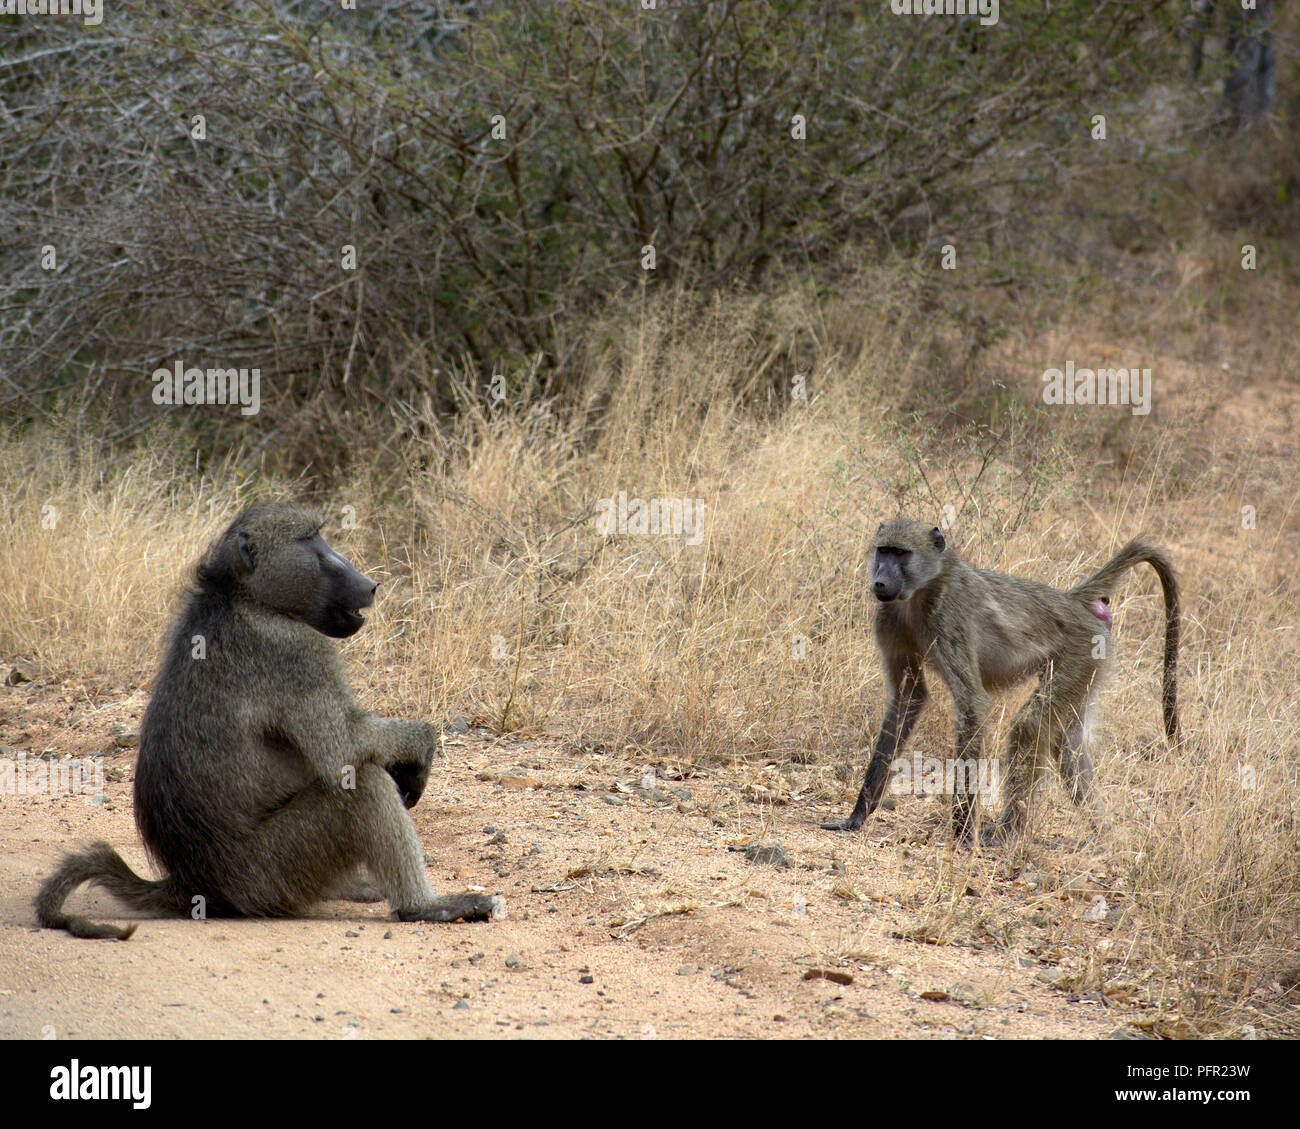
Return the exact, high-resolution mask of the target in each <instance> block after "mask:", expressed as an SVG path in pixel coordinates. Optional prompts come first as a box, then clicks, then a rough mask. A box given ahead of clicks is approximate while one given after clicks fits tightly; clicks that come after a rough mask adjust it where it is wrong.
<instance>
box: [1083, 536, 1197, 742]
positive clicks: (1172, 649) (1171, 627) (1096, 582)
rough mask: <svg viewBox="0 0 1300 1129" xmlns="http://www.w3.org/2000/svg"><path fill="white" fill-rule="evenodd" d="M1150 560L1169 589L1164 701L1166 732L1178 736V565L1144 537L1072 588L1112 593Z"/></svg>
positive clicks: (1090, 596)
mask: <svg viewBox="0 0 1300 1129" xmlns="http://www.w3.org/2000/svg"><path fill="white" fill-rule="evenodd" d="M1143 562H1145V563H1147V564H1149V565H1150V566H1151V567H1152V568H1153V569H1155V570H1156V575H1157V576H1158V577H1160V587H1161V588H1163V589H1164V593H1165V669H1164V681H1163V685H1162V691H1163V692H1162V695H1161V697H1162V701H1163V705H1164V714H1165V735H1166V736H1167V737H1168V738H1169V740H1171V741H1177V740H1178V681H1177V673H1178V610H1179V601H1178V578H1177V577H1176V576H1175V575H1174V566H1173V565H1172V564H1170V562H1169V558H1168V557H1167V556H1165V554H1164V552H1163V551H1162V550H1160V549H1157V548H1156V547H1155V546H1154V545H1148V544H1147V543H1146V542H1145V541H1142V540H1140V539H1138V540H1133V541H1130V542H1129V543H1128V544H1127V545H1125V546H1124V548H1122V549H1121V550H1120V551H1119V552H1118V553H1116V554H1115V555H1114V556H1113V557H1111V558H1110V560H1108V561H1107V562H1106V563H1105V564H1104V565H1102V566H1101V568H1099V569H1098V570H1097V571H1096V572H1094V573H1093V574H1092V575H1091V576H1090V577H1088V579H1087V580H1083V581H1080V582H1079V583H1078V584H1076V585H1075V586H1074V587H1073V588H1071V589H1070V593H1071V595H1075V596H1079V597H1081V598H1082V599H1084V600H1088V601H1091V600H1096V599H1100V598H1101V597H1102V596H1109V595H1110V593H1111V590H1112V589H1113V588H1114V587H1115V584H1116V582H1117V581H1118V580H1119V578H1120V577H1121V576H1123V575H1124V574H1125V573H1126V572H1128V570H1129V569H1131V568H1132V567H1133V566H1134V565H1137V564H1142V563H1143Z"/></svg>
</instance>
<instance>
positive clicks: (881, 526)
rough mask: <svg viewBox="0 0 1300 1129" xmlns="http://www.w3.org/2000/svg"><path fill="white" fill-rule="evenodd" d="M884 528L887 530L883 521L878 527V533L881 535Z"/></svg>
mask: <svg viewBox="0 0 1300 1129" xmlns="http://www.w3.org/2000/svg"><path fill="white" fill-rule="evenodd" d="M884 528H885V523H884V522H883V521H882V522H881V523H880V524H879V525H878V526H876V532H877V533H879V532H880V531H881V530H882V529H884Z"/></svg>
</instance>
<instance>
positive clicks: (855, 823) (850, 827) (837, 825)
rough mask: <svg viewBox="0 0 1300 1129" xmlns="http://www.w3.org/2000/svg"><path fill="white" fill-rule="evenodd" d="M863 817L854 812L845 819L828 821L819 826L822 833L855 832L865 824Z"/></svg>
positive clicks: (864, 817)
mask: <svg viewBox="0 0 1300 1129" xmlns="http://www.w3.org/2000/svg"><path fill="white" fill-rule="evenodd" d="M866 819H867V817H866V816H865V815H858V813H857V812H854V813H853V814H852V815H851V816H849V817H848V818H847V819H828V820H827V821H826V822H825V823H823V824H822V825H821V828H822V830H823V831H856V830H857V829H858V828H859V827H861V826H862V825H863V823H865V822H866Z"/></svg>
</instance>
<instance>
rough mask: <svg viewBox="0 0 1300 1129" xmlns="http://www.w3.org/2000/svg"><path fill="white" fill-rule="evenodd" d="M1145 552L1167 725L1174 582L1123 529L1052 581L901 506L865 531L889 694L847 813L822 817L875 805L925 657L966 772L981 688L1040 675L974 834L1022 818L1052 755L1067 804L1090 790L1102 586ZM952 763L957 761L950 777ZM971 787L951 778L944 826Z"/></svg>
mask: <svg viewBox="0 0 1300 1129" xmlns="http://www.w3.org/2000/svg"><path fill="white" fill-rule="evenodd" d="M1143 561H1145V562H1146V563H1148V564H1149V565H1151V567H1152V568H1154V569H1155V571H1156V575H1157V576H1159V578H1160V584H1161V587H1162V588H1163V589H1164V599H1165V654H1164V687H1163V699H1164V720H1165V732H1166V734H1167V735H1168V736H1169V738H1170V740H1176V739H1177V735H1178V708H1177V699H1176V689H1175V669H1176V664H1177V656H1178V583H1177V580H1176V579H1175V577H1174V571H1173V567H1172V566H1171V565H1170V563H1169V558H1168V557H1166V556H1165V554H1164V553H1163V552H1161V551H1160V550H1159V549H1156V548H1153V547H1151V546H1150V545H1147V544H1145V543H1143V542H1142V541H1130V542H1129V543H1128V544H1127V545H1125V546H1124V547H1123V548H1122V549H1121V550H1120V551H1119V552H1118V553H1116V554H1115V555H1114V556H1113V557H1112V558H1111V559H1110V560H1109V561H1107V562H1106V563H1105V564H1104V565H1102V567H1101V568H1099V569H1098V570H1097V571H1096V572H1095V573H1093V574H1092V575H1091V576H1090V577H1088V579H1087V580H1083V581H1080V583H1078V584H1076V585H1075V586H1074V587H1073V588H1071V589H1069V590H1068V591H1065V592H1062V591H1060V590H1059V589H1056V588H1051V587H1049V586H1048V585H1046V584H1039V583H1037V582H1035V581H1033V580H1022V579H1020V578H1019V577H1015V576H1006V575H1005V574H1003V573H1000V572H989V571H985V570H983V569H977V568H973V567H972V566H971V565H969V564H967V563H966V562H965V561H963V560H962V559H961V558H960V557H959V556H958V555H957V554H956V553H955V552H954V551H953V550H952V549H950V548H949V547H948V545H947V543H946V542H945V541H944V537H943V534H942V533H941V532H940V531H939V530H938V529H937V528H930V527H928V526H926V525H924V524H923V523H922V522H919V521H908V520H907V519H905V518H900V519H898V520H897V521H891V522H890V523H889V524H888V525H881V526H880V528H879V529H878V530H877V531H876V537H875V541H874V543H873V552H872V559H871V577H872V593H873V594H874V595H875V597H876V599H877V600H878V601H879V602H880V605H879V607H878V608H877V609H876V624H875V633H876V645H877V647H878V648H879V650H880V657H881V661H882V663H883V664H884V667H885V680H886V684H887V687H888V694H889V700H888V702H887V703H886V707H885V717H884V721H883V722H882V724H881V726H880V733H879V735H878V736H877V737H876V744H875V749H874V751H873V752H872V755H871V761H870V763H869V764H868V766H867V773H866V779H865V780H864V781H863V784H862V791H861V792H860V793H859V794H858V802H857V804H856V805H855V806H854V808H853V812H852V814H851V815H850V816H849V817H848V819H844V820H835V821H833V822H830V823H824V824H822V826H823V827H824V828H826V829H827V830H829V831H856V830H857V829H858V828H859V827H861V826H862V823H863V821H864V820H865V819H866V817H867V815H868V814H869V813H870V812H872V811H874V810H875V809H876V805H877V804H879V803H880V797H881V795H882V794H883V792H884V790H885V783H886V776H887V774H888V772H889V769H890V765H891V764H892V763H893V761H894V758H895V757H897V756H898V755H899V754H900V753H901V752H902V750H903V746H904V744H905V743H906V741H907V738H908V735H909V734H910V733H911V731H912V728H913V726H915V724H916V720H917V718H918V717H919V716H920V713H921V710H922V708H923V707H924V706H925V703H926V700H927V698H928V697H929V692H928V690H927V689H926V685H925V674H924V669H923V668H924V667H925V666H926V665H929V666H930V667H931V668H932V669H934V670H936V671H937V672H938V673H939V676H940V677H941V678H942V679H943V680H944V683H945V684H946V685H947V687H948V690H949V692H950V693H951V694H952V699H953V708H954V710H955V712H956V715H957V762H956V764H957V766H960V767H961V769H962V770H963V772H964V776H965V779H966V780H968V781H969V780H970V779H971V778H972V776H973V773H972V772H971V771H970V767H971V766H974V765H975V764H976V763H977V761H976V758H978V757H979V756H980V753H981V748H982V743H983V733H984V723H985V718H986V715H987V713H988V708H989V691H993V690H1004V689H1007V688H1009V687H1011V686H1014V685H1016V684H1017V683H1019V682H1023V681H1024V680H1025V679H1027V678H1030V677H1031V676H1037V677H1038V678H1039V684H1038V688H1037V689H1036V690H1035V692H1034V694H1033V695H1032V696H1031V697H1030V699H1029V701H1027V702H1026V703H1025V704H1024V706H1023V707H1022V708H1021V710H1020V712H1019V713H1018V714H1017V715H1016V717H1015V721H1014V722H1013V724H1012V727H1011V735H1010V739H1009V741H1008V749H1007V759H1008V761H1009V765H1008V776H1009V780H1008V789H1007V797H1006V806H1005V809H1004V811H1003V814H1002V817H1001V819H1000V820H999V821H998V822H997V823H996V824H995V825H994V826H992V827H990V828H986V829H985V831H984V834H983V836H982V838H983V839H984V840H985V841H998V840H1000V839H1002V838H1004V837H1005V836H1006V835H1008V834H1009V833H1012V832H1016V831H1018V830H1020V829H1021V828H1023V826H1024V823H1025V817H1026V814H1027V812H1028V806H1029V799H1030V796H1031V793H1032V791H1033V788H1034V785H1035V783H1036V782H1037V780H1038V778H1039V776H1040V775H1041V774H1042V773H1043V772H1044V771H1045V769H1046V766H1047V764H1048V762H1049V760H1054V761H1055V763H1056V764H1057V766H1058V768H1059V769H1060V771H1061V774H1062V776H1063V777H1064V778H1065V780H1066V782H1067V784H1068V785H1069V787H1070V794H1071V796H1072V797H1073V798H1074V800H1075V802H1076V803H1079V804H1084V803H1087V802H1089V801H1090V799H1091V794H1092V776H1093V764H1092V757H1091V755H1090V754H1089V752H1088V749H1087V745H1086V743H1085V737H1086V733H1087V728H1088V710H1089V707H1090V706H1091V704H1092V700H1093V697H1094V695H1095V693H1096V690H1097V685H1098V680H1099V675H1100V674H1101V673H1102V671H1103V670H1104V668H1105V666H1106V663H1107V660H1108V659H1109V657H1110V656H1109V650H1110V626H1111V611H1110V606H1109V604H1110V600H1109V597H1110V591H1111V589H1112V588H1113V587H1114V586H1115V583H1116V582H1117V581H1118V580H1119V578H1120V577H1121V576H1123V575H1124V573H1126V572H1127V571H1128V570H1129V569H1130V568H1132V567H1133V566H1134V565H1136V564H1139V563H1140V562H1143ZM962 774H963V773H962V772H956V773H954V774H953V775H954V778H955V779H958V780H960V779H961V778H962ZM974 821H975V802H974V795H973V790H972V789H962V788H960V787H958V788H955V789H954V798H953V831H954V834H955V835H956V836H958V837H959V838H961V839H968V838H969V837H970V836H971V835H972V833H973V830H974Z"/></svg>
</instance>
